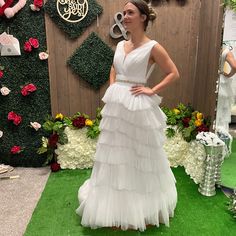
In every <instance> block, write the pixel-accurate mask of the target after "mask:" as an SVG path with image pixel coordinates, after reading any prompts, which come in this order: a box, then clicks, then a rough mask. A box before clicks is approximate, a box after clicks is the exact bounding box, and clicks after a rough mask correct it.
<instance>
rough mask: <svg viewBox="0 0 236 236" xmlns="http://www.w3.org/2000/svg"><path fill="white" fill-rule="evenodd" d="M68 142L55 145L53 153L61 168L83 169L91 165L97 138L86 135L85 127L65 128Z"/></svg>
mask: <svg viewBox="0 0 236 236" xmlns="http://www.w3.org/2000/svg"><path fill="white" fill-rule="evenodd" d="M64 132H65V134H66V135H67V137H68V143H67V144H64V145H61V144H58V145H57V149H56V150H55V153H56V154H57V155H58V156H57V162H58V163H59V164H60V166H61V168H62V169H84V168H91V167H92V166H93V156H94V154H95V150H96V144H97V139H91V138H88V137H87V128H82V129H72V128H69V127H66V128H65V131H64Z"/></svg>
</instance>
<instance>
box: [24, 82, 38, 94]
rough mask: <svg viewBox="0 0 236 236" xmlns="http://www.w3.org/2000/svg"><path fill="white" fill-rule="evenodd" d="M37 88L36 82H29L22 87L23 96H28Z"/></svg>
mask: <svg viewBox="0 0 236 236" xmlns="http://www.w3.org/2000/svg"><path fill="white" fill-rule="evenodd" d="M36 90H37V87H36V86H35V85H34V84H27V85H25V86H24V87H23V88H22V89H21V94H22V95H23V96H27V95H29V94H30V93H32V92H34V91H36Z"/></svg>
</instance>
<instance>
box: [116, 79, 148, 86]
mask: <svg viewBox="0 0 236 236" xmlns="http://www.w3.org/2000/svg"><path fill="white" fill-rule="evenodd" d="M116 82H122V83H129V84H142V85H145V84H146V83H142V82H138V81H131V80H123V79H116Z"/></svg>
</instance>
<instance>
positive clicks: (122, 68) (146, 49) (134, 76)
mask: <svg viewBox="0 0 236 236" xmlns="http://www.w3.org/2000/svg"><path fill="white" fill-rule="evenodd" d="M124 43H125V41H124V40H123V41H121V42H119V43H118V45H117V50H116V52H115V55H114V61H113V65H114V68H115V71H116V79H117V80H126V81H134V82H135V83H137V82H140V83H146V82H147V80H148V78H149V76H150V74H151V72H152V71H153V69H154V65H155V64H152V65H151V67H149V66H148V65H149V64H148V62H149V57H150V53H151V50H152V48H153V46H154V45H155V44H156V43H157V42H156V41H155V40H150V41H148V42H146V43H145V44H143V45H141V46H140V47H138V48H136V49H134V50H132V51H131V52H129V53H128V54H126V53H125V50H124Z"/></svg>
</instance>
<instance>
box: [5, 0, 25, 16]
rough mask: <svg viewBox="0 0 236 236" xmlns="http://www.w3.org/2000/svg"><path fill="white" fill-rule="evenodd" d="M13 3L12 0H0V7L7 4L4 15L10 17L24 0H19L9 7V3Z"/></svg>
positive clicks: (21, 5)
mask: <svg viewBox="0 0 236 236" xmlns="http://www.w3.org/2000/svg"><path fill="white" fill-rule="evenodd" d="M12 3H13V1H12V0H6V2H5V1H4V0H0V7H1V8H4V6H7V7H6V9H5V10H4V15H5V16H6V17H7V18H12V17H13V16H14V15H15V14H16V13H17V12H18V11H19V10H20V9H22V8H23V7H24V6H25V4H26V0H19V1H18V2H17V3H16V4H15V5H14V6H13V7H10V5H11V4H12Z"/></svg>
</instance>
